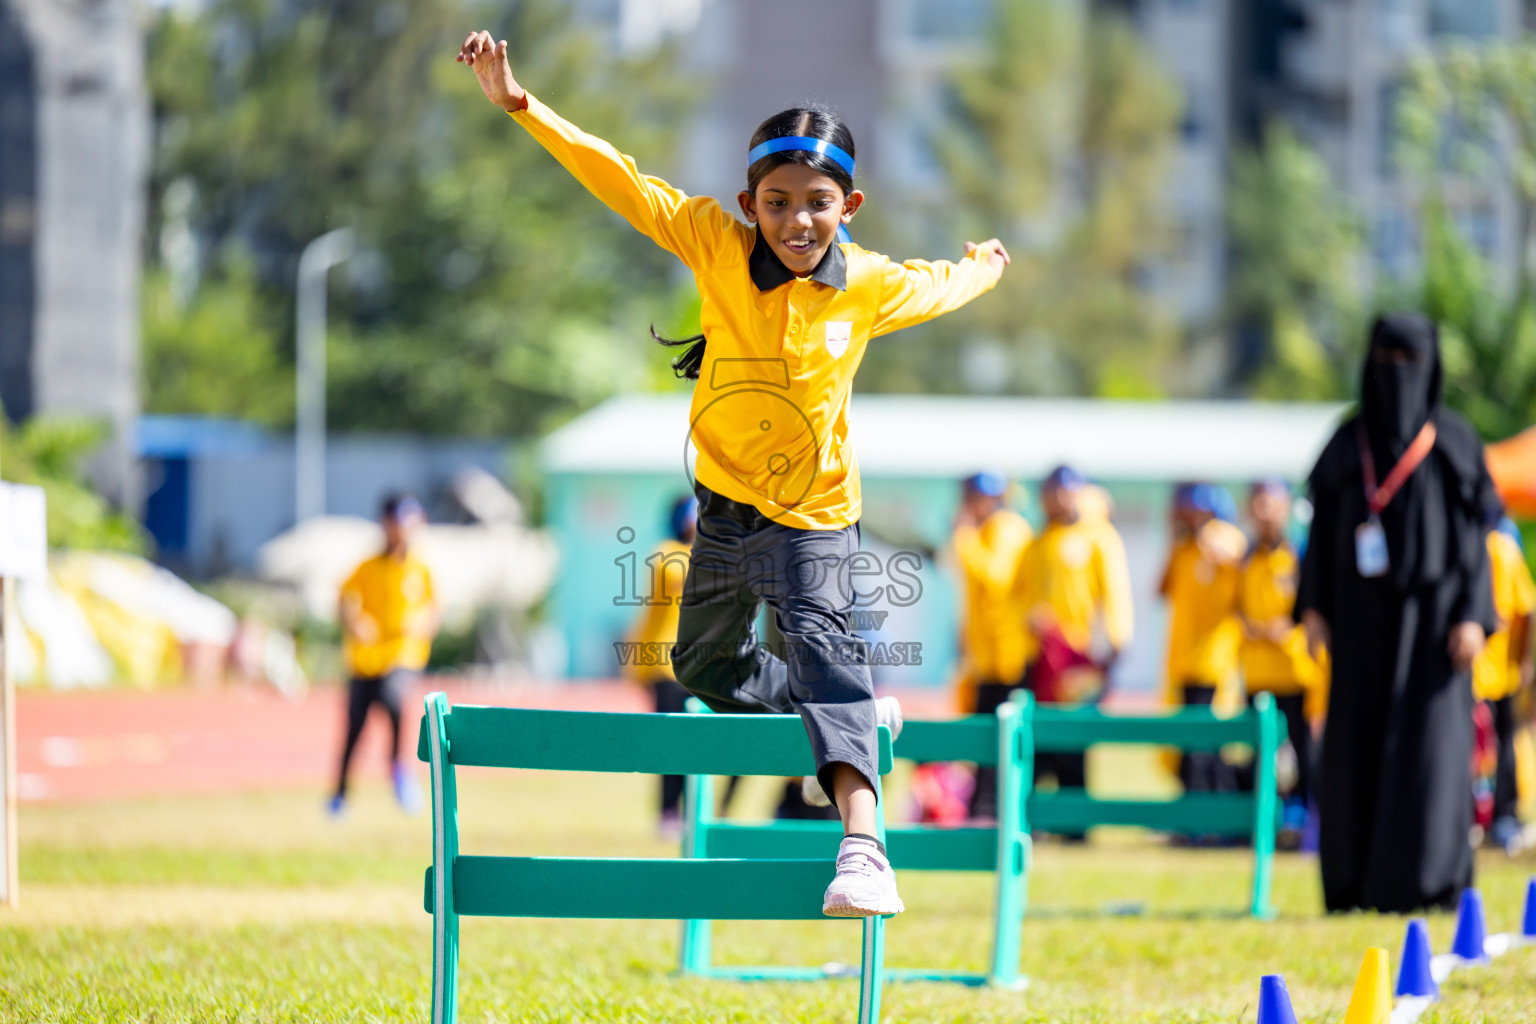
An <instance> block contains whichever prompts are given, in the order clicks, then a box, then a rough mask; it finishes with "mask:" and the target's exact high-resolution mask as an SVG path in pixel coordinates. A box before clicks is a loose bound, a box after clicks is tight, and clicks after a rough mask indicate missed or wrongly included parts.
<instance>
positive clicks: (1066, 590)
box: [1015, 516, 1134, 653]
mask: <svg viewBox="0 0 1536 1024" xmlns="http://www.w3.org/2000/svg"><path fill="white" fill-rule="evenodd" d="M1015 587H1016V593H1017V594H1018V595H1019V604H1020V606H1021V607H1022V608H1023V609H1024V617H1025V620H1026V621H1027V622H1029V623H1030V624H1031V625H1032V626H1033V627H1042V626H1052V627H1054V628H1056V629H1058V630H1060V631H1061V635H1062V637H1063V639H1065V640H1066V641H1067V643H1069V644H1071V645H1072V647H1073V648H1074V649H1075V650H1078V651H1081V652H1084V653H1086V652H1087V651H1088V650H1089V648H1090V647H1091V646H1092V644H1093V638H1094V633H1095V630H1098V631H1101V632H1102V634H1103V636H1104V638H1105V639H1106V640H1108V641H1109V644H1110V646H1111V647H1113V648H1115V649H1116V650H1119V649H1120V648H1122V647H1124V646H1125V645H1126V644H1128V643H1130V641H1131V629H1132V622H1133V620H1134V612H1133V609H1132V601H1131V577H1130V570H1129V569H1128V568H1127V566H1126V561H1125V544H1124V542H1123V541H1121V539H1120V533H1119V531H1117V530H1116V529H1115V528H1114V526H1112V525H1111V524H1110V522H1109V520H1108V519H1104V518H1101V517H1097V516H1095V517H1092V518H1090V517H1086V516H1079V517H1078V519H1077V520H1076V521H1075V522H1071V523H1047V524H1046V527H1045V529H1044V530H1042V531H1040V535H1039V536H1038V537H1036V538H1035V539H1034V542H1033V543H1031V544H1030V545H1029V547H1028V548H1027V549H1026V550H1025V552H1024V557H1023V559H1022V560H1021V561H1020V563H1019V574H1018V578H1017V581H1016V584H1015ZM1032 646H1033V645H1032Z"/></svg>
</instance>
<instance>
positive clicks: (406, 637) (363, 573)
mask: <svg viewBox="0 0 1536 1024" xmlns="http://www.w3.org/2000/svg"><path fill="white" fill-rule="evenodd" d="M426 521H427V517H426V513H425V512H424V511H422V507H421V505H420V503H418V502H417V501H416V499H415V498H412V497H409V496H407V495H395V496H391V497H390V498H387V499H386V500H385V501H384V504H383V507H382V509H381V511H380V514H379V525H380V526H382V527H383V530H384V550H383V551H381V552H379V553H378V554H377V555H374V556H373V557H372V558H370V559H368V560H367V561H365V562H364V563H363V564H361V565H359V566H358V567H357V569H356V570H354V571H353V573H352V575H351V576H350V577H348V578H347V581H346V582H345V583H343V584H342V586H341V601H340V608H339V611H340V616H341V628H342V635H343V641H344V643H343V649H344V653H345V655H346V659H347V667H348V670H349V672H350V674H351V682H350V683H349V684H348V690H347V738H346V742H345V744H344V746H343V747H342V751H341V767H340V770H339V771H338V773H337V779H336V793H335V795H334V796H332V797H331V802H330V812H331V814H332V816H334V817H339V816H341V814H342V813H343V812H344V811H345V810H346V803H347V772H348V769H349V767H350V765H351V762H352V752H353V750H354V749H355V748H356V746H357V740H358V737H360V736H361V735H362V733H363V725H364V723H366V722H367V720H368V712H369V710H370V709H371V708H372V707H373V705H374V704H378V705H379V706H380V707H382V708H383V709H384V712H385V714H387V715H388V716H389V724H390V729H391V731H392V735H393V738H392V740H391V743H390V748H389V749H390V755H389V764H390V777H391V781H392V782H393V783H394V787H395V799H397V800H398V801H399V802H400V806H401V807H403V808H405V809H406V810H407V811H409V812H414V811H416V810H417V809H418V808H419V807H420V803H421V791H420V789H419V788H418V786H417V784H416V780H415V777H414V776H412V775H411V774H410V772H409V771H407V770H406V767H405V765H404V763H402V762H401V760H400V714H401V704H402V702H403V701H404V699H405V695H406V691H407V690H409V689H410V686H411V683H412V682H413V681H414V680H415V678H416V674H417V673H418V672H420V671H421V670H422V669H424V668H426V666H427V658H428V656H430V655H431V653H432V637H433V636H434V635H435V634H436V633H437V628H438V611H437V599H436V597H435V596H434V594H433V592H432V574H431V573H430V572H428V571H427V566H426V563H425V562H422V561H421V560H420V559H419V558H417V557H416V555H415V554H414V553H413V552H412V550H411V546H412V542H413V540H414V538H415V536H416V534H417V533H418V532H419V531H420V529H421V527H422V526H423V525H425V524H426Z"/></svg>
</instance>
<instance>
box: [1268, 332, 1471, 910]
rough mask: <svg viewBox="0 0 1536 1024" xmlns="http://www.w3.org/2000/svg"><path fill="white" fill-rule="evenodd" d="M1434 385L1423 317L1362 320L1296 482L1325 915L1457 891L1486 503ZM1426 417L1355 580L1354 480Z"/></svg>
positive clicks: (1379, 471)
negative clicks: (1367, 569) (1322, 692)
mask: <svg viewBox="0 0 1536 1024" xmlns="http://www.w3.org/2000/svg"><path fill="white" fill-rule="evenodd" d="M1440 391H1441V371H1440V346H1439V334H1438V331H1437V330H1436V328H1435V325H1434V324H1433V323H1432V322H1431V321H1429V320H1427V319H1426V318H1424V317H1422V316H1419V315H1417V314H1398V315H1393V316H1387V317H1383V318H1381V319H1379V320H1377V321H1376V323H1375V324H1374V325H1373V326H1372V329H1371V344H1370V350H1369V352H1368V353H1367V355H1366V362H1365V372H1364V376H1363V380H1362V384H1361V395H1360V411H1359V413H1358V414H1357V415H1355V416H1353V417H1351V418H1350V419H1348V420H1346V421H1345V422H1344V424H1343V425H1341V426H1340V427H1339V429H1338V430H1337V431H1336V432H1335V434H1334V436H1333V438H1332V439H1331V440H1330V441H1329V442H1328V445H1327V447H1325V448H1324V449H1323V453H1322V456H1321V457H1320V458H1319V459H1318V461H1317V466H1316V468H1315V469H1313V471H1312V476H1311V478H1310V485H1311V492H1312V505H1313V519H1312V533H1311V538H1310V540H1309V541H1308V544H1307V552H1306V555H1305V557H1304V558H1303V561H1302V567H1301V578H1300V580H1299V582H1298V586H1297V593H1296V617H1297V618H1298V619H1299V620H1300V621H1302V622H1303V623H1305V624H1306V625H1307V627H1308V634H1309V636H1310V637H1311V638H1312V639H1313V640H1314V641H1315V642H1317V643H1325V644H1327V645H1328V646H1329V648H1330V650H1331V654H1332V659H1333V683H1332V691H1331V694H1330V697H1329V707H1328V721H1327V724H1326V726H1325V729H1324V733H1323V742H1322V763H1321V770H1320V773H1319V782H1318V786H1317V793H1318V813H1319V818H1320V825H1321V832H1320V835H1319V851H1318V852H1319V857H1320V861H1321V865H1322V871H1323V898H1324V901H1325V903H1326V904H1327V907H1328V909H1329V910H1330V911H1343V910H1351V909H1356V908H1359V909H1369V910H1381V911H1388V912H1394V913H1402V912H1408V911H1413V910H1418V909H1421V908H1425V907H1452V906H1454V905H1455V904H1456V901H1457V900H1458V898H1459V897H1460V894H1461V891H1462V890H1463V889H1465V888H1466V887H1467V886H1469V885H1471V884H1472V849H1471V846H1470V844H1469V842H1468V832H1469V829H1470V828H1471V825H1472V778H1471V759H1472V687H1471V674H1470V668H1471V663H1472V659H1473V658H1474V657H1475V656H1476V654H1477V651H1478V650H1479V649H1480V648H1481V647H1482V643H1483V637H1484V635H1485V633H1486V632H1488V631H1491V630H1492V629H1494V628H1495V626H1496V625H1497V617H1496V615H1495V612H1494V607H1493V591H1492V585H1491V583H1490V579H1489V568H1488V552H1487V541H1486V536H1485V529H1484V526H1483V522H1484V512H1485V509H1486V508H1487V507H1488V505H1489V503H1490V502H1493V501H1496V500H1497V498H1496V496H1495V494H1494V491H1493V484H1492V481H1491V480H1490V479H1489V476H1488V470H1487V467H1486V465H1485V463H1484V461H1483V448H1482V443H1481V442H1480V441H1479V440H1478V437H1477V434H1476V433H1475V432H1474V431H1473V430H1472V428H1471V426H1470V425H1469V424H1468V423H1467V422H1466V421H1465V420H1463V419H1462V418H1461V417H1460V416H1458V415H1456V414H1455V413H1453V412H1450V411H1449V410H1446V409H1443V408H1441V405H1440ZM1426 425H1430V428H1431V429H1432V430H1433V432H1434V446H1433V448H1431V449H1430V450H1429V452H1428V454H1427V455H1426V456H1425V457H1424V458H1423V461H1422V462H1420V463H1419V465H1418V467H1417V468H1416V469H1414V471H1413V472H1412V473H1411V474H1410V475H1409V476H1407V478H1406V479H1405V480H1404V482H1403V484H1402V486H1401V488H1400V489H1399V490H1398V491H1397V492H1396V493H1395V495H1394V496H1393V497H1392V499H1391V501H1390V502H1389V503H1388V504H1387V505H1386V507H1385V508H1384V509H1382V510H1381V512H1380V516H1379V523H1380V527H1379V530H1380V535H1382V536H1384V538H1385V545H1386V552H1387V565H1386V567H1385V571H1384V572H1382V573H1380V574H1379V575H1378V574H1374V571H1373V574H1371V575H1362V573H1361V571H1360V564H1359V562H1358V561H1357V554H1358V551H1357V543H1359V535H1360V534H1361V532H1362V530H1363V531H1364V532H1366V533H1369V532H1370V531H1372V530H1373V529H1375V527H1374V526H1372V525H1370V524H1371V522H1372V515H1371V509H1370V507H1369V504H1368V499H1367V495H1366V480H1367V472H1366V470H1367V468H1368V467H1369V468H1371V469H1372V470H1373V475H1374V477H1375V478H1376V480H1377V482H1378V483H1380V482H1383V481H1385V480H1386V479H1387V477H1388V475H1389V473H1390V472H1391V470H1392V468H1393V467H1394V466H1395V465H1397V464H1398V461H1399V460H1400V459H1402V458H1403V456H1404V455H1405V453H1409V452H1410V449H1411V448H1412V447H1413V445H1414V442H1415V440H1416V439H1418V438H1420V435H1421V432H1424V431H1425V428H1426ZM1330 638H1331V639H1330Z"/></svg>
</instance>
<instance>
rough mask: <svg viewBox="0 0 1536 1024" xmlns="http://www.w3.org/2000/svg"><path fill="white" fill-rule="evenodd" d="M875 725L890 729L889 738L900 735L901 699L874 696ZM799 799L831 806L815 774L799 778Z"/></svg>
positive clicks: (815, 805) (816, 804) (809, 804)
mask: <svg viewBox="0 0 1536 1024" xmlns="http://www.w3.org/2000/svg"><path fill="white" fill-rule="evenodd" d="M875 725H876V726H881V725H883V726H885V727H886V728H887V729H890V730H891V740H892V741H893V742H894V741H895V739H896V737H898V736H900V735H901V701H899V700H897V699H896V698H895V697H877V698H875ZM800 799H801V800H804V801H805V803H806V806H808V807H831V806H832V799H831V797H829V796H827V791H826V790H824V789H822V788H821V783H820V782H819V781H817V778H816V776H814V775H807V776H805V777H804V778H803V779H801V780H800Z"/></svg>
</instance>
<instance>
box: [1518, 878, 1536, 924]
mask: <svg viewBox="0 0 1536 1024" xmlns="http://www.w3.org/2000/svg"><path fill="white" fill-rule="evenodd" d="M1520 934H1521V935H1522V936H1524V937H1525V938H1527V939H1536V878H1533V879H1531V881H1530V884H1529V885H1527V886H1526V887H1525V919H1524V920H1523V921H1521V922H1520Z"/></svg>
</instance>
